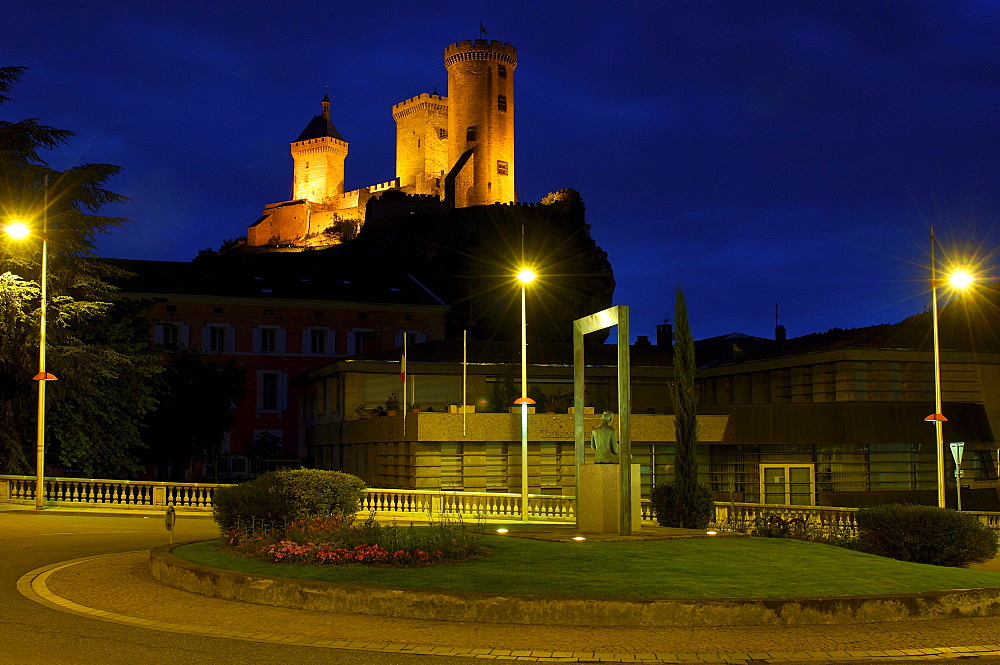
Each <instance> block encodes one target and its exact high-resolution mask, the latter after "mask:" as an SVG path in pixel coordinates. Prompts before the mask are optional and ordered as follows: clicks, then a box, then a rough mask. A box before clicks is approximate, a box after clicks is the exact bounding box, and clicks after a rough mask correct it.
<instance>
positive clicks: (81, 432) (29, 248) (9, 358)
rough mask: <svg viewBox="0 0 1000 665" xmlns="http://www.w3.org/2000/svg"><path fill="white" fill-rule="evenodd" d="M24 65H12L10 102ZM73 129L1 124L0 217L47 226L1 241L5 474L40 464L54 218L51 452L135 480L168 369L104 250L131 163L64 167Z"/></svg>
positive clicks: (0, 439)
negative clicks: (122, 295) (42, 331)
mask: <svg viewBox="0 0 1000 665" xmlns="http://www.w3.org/2000/svg"><path fill="white" fill-rule="evenodd" d="M23 72H24V68H23V67H0V104H2V103H3V102H4V101H7V100H8V97H7V96H6V95H5V94H3V93H7V92H9V91H10V89H11V87H12V86H13V84H14V83H15V82H16V81H17V80H18V78H19V77H20V76H21V74H22V73H23ZM72 136H73V133H72V132H70V131H68V130H64V129H55V128H53V127H47V126H45V125H41V124H39V123H38V121H37V120H36V119H33V118H29V119H26V120H21V121H19V122H9V121H5V120H0V225H5V224H6V223H7V222H8V221H10V220H12V219H16V218H17V219H21V220H24V221H26V222H28V223H29V224H30V225H31V226H33V227H34V228H35V229H36V232H35V233H33V235H32V236H29V237H28V238H25V239H22V240H13V239H10V238H7V237H6V235H3V237H2V238H0V473H27V472H30V469H31V467H32V466H33V465H32V464H31V463H30V462H31V457H33V449H34V441H35V428H36V421H35V414H36V406H35V402H36V400H37V388H36V386H35V382H34V381H33V380H32V377H33V376H34V374H35V373H36V372H37V369H38V366H37V360H38V356H37V353H38V344H39V340H38V333H39V305H40V300H39V297H40V287H39V284H40V272H41V242H40V238H39V236H40V233H41V228H40V225H39V222H40V220H41V219H42V218H43V215H44V218H45V219H46V220H47V227H48V234H47V236H48V241H47V242H48V252H49V264H48V271H47V277H48V296H49V297H48V303H49V313H48V325H47V344H46V349H47V354H46V355H47V358H48V362H47V367H46V369H47V371H49V372H50V373H52V374H55V375H56V376H57V377H58V378H59V380H58V381H55V382H52V383H50V384H49V385H48V387H47V399H46V403H47V407H48V408H47V419H46V426H47V427H46V444H47V449H48V450H47V455H46V458H47V460H51V461H53V462H54V461H57V460H58V462H60V463H61V464H63V465H66V466H70V467H75V468H77V469H79V470H81V471H82V472H83V473H84V474H86V475H88V476H98V477H99V476H119V477H123V476H124V477H128V476H129V475H132V474H134V473H135V472H136V471H137V470H138V462H137V456H136V453H137V451H138V450H139V449H140V448H142V447H143V443H142V441H141V437H140V428H141V421H142V417H143V415H144V414H145V413H146V412H147V411H148V410H150V409H151V408H152V407H153V406H154V405H155V400H154V399H153V395H152V391H151V388H150V387H149V381H148V380H147V379H148V378H149V377H151V376H153V375H154V374H156V373H157V372H158V371H159V370H158V368H157V366H156V364H155V362H154V358H153V355H152V354H151V352H150V350H151V347H149V346H147V345H145V344H144V342H143V333H142V332H141V331H143V330H144V324H143V323H142V322H141V321H140V319H138V318H137V315H138V313H137V312H136V311H130V310H129V309H128V308H125V307H120V308H119V307H115V306H113V304H112V302H111V297H110V296H111V293H112V288H111V287H110V286H109V285H108V282H107V280H108V279H110V278H112V277H113V276H115V275H117V274H120V273H119V271H118V270H117V269H116V268H113V267H112V266H109V265H108V264H106V263H103V262H101V261H99V260H98V259H97V257H96V255H95V238H96V236H97V234H99V233H104V232H107V231H108V230H109V229H111V228H113V227H115V226H118V225H120V224H122V223H124V222H125V220H123V219H121V218H118V217H109V216H103V215H100V214H96V213H98V212H99V211H100V210H101V209H102V208H103V207H104V206H106V205H109V204H115V203H120V202H123V201H125V197H123V196H121V195H119V194H116V193H114V192H111V191H109V190H108V189H106V188H105V183H106V181H107V180H108V179H109V178H111V177H112V176H113V175H115V174H116V173H118V172H119V171H120V168H119V167H117V166H112V165H109V164H84V165H80V166H75V167H72V168H70V169H67V170H65V171H58V170H55V169H53V168H51V167H50V166H49V165H48V163H47V162H46V161H45V160H44V159H43V158H42V156H41V152H42V151H44V150H49V149H53V148H57V147H59V146H61V145H63V144H65V143H66V142H67V141H68V140H69V138H70V137H72ZM46 202H47V203H48V205H47V206H46V205H45V204H46ZM43 209H44V211H43Z"/></svg>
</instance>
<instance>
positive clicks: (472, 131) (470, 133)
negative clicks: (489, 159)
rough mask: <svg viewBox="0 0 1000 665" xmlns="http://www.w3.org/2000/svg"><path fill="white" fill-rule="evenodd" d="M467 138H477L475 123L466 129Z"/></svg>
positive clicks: (468, 139)
mask: <svg viewBox="0 0 1000 665" xmlns="http://www.w3.org/2000/svg"><path fill="white" fill-rule="evenodd" d="M465 140H466V141H475V140H476V127H475V125H473V126H472V127H469V128H468V129H466V130H465Z"/></svg>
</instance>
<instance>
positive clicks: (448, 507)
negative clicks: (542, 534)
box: [0, 476, 574, 522]
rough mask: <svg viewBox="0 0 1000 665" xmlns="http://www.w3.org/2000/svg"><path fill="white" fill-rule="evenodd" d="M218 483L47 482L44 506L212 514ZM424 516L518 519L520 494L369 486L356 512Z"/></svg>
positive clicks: (566, 501) (544, 504)
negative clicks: (183, 510) (167, 509)
mask: <svg viewBox="0 0 1000 665" xmlns="http://www.w3.org/2000/svg"><path fill="white" fill-rule="evenodd" d="M219 487H226V485H221V484H209V483H168V482H152V481H139V480H102V479H92V478H46V479H45V502H46V503H48V504H51V505H53V506H58V507H67V506H72V507H75V508H112V507H113V508H118V509H143V508H147V509H157V508H164V509H165V508H166V507H167V506H175V507H178V508H184V509H185V510H189V511H195V512H198V511H204V512H208V511H211V510H212V495H213V494H214V492H215V490H216V489H218V488H219ZM0 501H8V502H13V503H23V504H28V503H34V501H35V478H34V477H32V476H0ZM573 506H574V502H573V497H571V496H562V495H547V494H529V495H528V516H529V518H530V519H532V520H545V521H552V522H558V521H564V522H567V521H573V519H574V512H573ZM372 512H374V513H376V514H377V515H386V516H393V515H395V516H400V517H402V516H410V517H414V518H427V517H436V516H447V515H453V516H462V517H466V518H480V517H481V518H483V519H488V520H489V519H499V520H513V519H519V518H520V515H521V495H520V494H510V493H501V492H445V491H438V490H401V489H379V488H369V489H367V490H366V491H365V494H364V497H363V498H362V500H361V510H360V512H359V514H361V515H368V514H370V513H372Z"/></svg>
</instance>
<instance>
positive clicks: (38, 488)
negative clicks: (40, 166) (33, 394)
mask: <svg viewBox="0 0 1000 665" xmlns="http://www.w3.org/2000/svg"><path fill="white" fill-rule="evenodd" d="M48 211H49V177H48V175H46V176H45V188H44V200H43V205H42V274H41V278H40V280H39V282H40V284H39V285H40V287H41V304H40V307H39V313H40V316H39V322H38V326H39V328H38V374H36V375H35V376H34V377H33V378H34V380H35V381H38V430H37V435H36V439H35V441H36V451H35V509H36V510H43V509H44V508H45V382H46V381H55V380H56V377H55V376H54V375H53V374H49V373H48V372H46V371H45V331H46V323H45V315H46V309H47V308H48V302H49V297H48V273H49V212H48ZM5 230H6V232H7V234H8V235H9V236H11V237H13V238H24V237H26V236H28V235H30V234H31V229H30V228H29V227H28V226H27V225H26V224H23V223H20V222H15V223H12V224H8V225H7V227H6V229H5Z"/></svg>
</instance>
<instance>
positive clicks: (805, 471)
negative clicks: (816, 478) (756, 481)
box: [760, 464, 815, 506]
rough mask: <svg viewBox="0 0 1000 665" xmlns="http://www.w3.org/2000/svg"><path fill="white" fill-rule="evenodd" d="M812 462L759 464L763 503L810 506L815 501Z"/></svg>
mask: <svg viewBox="0 0 1000 665" xmlns="http://www.w3.org/2000/svg"><path fill="white" fill-rule="evenodd" d="M813 485H814V482H813V465H812V464H761V465H760V494H761V497H762V498H763V499H764V501H763V502H764V503H770V504H776V505H782V506H811V505H813V504H814V503H815V502H814V501H813V498H814V496H815V490H814V489H813Z"/></svg>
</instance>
